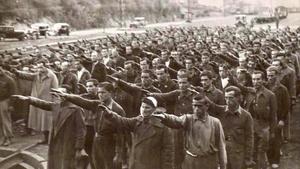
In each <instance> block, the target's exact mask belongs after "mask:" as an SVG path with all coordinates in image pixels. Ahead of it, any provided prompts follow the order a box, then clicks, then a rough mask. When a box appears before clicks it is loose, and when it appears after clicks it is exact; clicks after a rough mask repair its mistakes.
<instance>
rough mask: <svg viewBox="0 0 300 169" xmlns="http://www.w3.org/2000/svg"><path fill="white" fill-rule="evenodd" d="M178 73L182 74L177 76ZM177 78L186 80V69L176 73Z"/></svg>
mask: <svg viewBox="0 0 300 169" xmlns="http://www.w3.org/2000/svg"><path fill="white" fill-rule="evenodd" d="M179 72H182V74H181V75H178V74H179ZM177 77H178V78H188V73H187V70H186V69H179V70H178V72H177Z"/></svg>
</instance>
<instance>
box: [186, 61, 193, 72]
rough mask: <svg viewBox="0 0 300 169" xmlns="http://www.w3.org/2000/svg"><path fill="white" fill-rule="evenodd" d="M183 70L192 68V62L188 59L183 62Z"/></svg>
mask: <svg viewBox="0 0 300 169" xmlns="http://www.w3.org/2000/svg"><path fill="white" fill-rule="evenodd" d="M185 68H186V69H187V70H191V69H192V68H193V62H192V60H190V59H186V60H185Z"/></svg>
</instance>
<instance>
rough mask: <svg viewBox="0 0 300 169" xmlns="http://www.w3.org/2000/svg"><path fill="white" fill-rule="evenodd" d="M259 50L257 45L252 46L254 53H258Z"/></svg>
mask: <svg viewBox="0 0 300 169" xmlns="http://www.w3.org/2000/svg"><path fill="white" fill-rule="evenodd" d="M259 49H260V46H259V44H254V45H253V50H254V51H255V52H258V51H259Z"/></svg>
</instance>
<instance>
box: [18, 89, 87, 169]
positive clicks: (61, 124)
mask: <svg viewBox="0 0 300 169" xmlns="http://www.w3.org/2000/svg"><path fill="white" fill-rule="evenodd" d="M67 88H70V86H68V87H64V88H59V89H58V90H59V91H63V92H69V90H70V89H67ZM15 97H16V98H19V99H21V100H24V101H29V103H30V104H31V105H33V106H36V107H39V108H41V109H45V110H48V111H52V115H53V128H52V131H51V135H50V142H49V151H48V163H47V164H48V168H49V169H50V168H53V169H54V168H55V169H75V168H76V167H77V165H78V164H76V163H77V161H78V159H79V158H80V157H81V156H82V155H83V154H84V153H83V152H82V149H83V148H84V139H85V134H86V128H85V125H84V120H83V116H82V113H83V111H82V109H80V108H79V107H76V106H74V105H72V104H71V103H70V102H68V101H66V100H65V99H63V98H62V99H61V98H59V97H57V98H56V99H54V102H49V101H46V100H42V99H38V98H36V97H31V96H28V97H27V96H21V95H15Z"/></svg>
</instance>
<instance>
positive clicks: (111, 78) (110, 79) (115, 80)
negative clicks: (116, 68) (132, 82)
mask: <svg viewBox="0 0 300 169" xmlns="http://www.w3.org/2000/svg"><path fill="white" fill-rule="evenodd" d="M106 78H107V80H108V81H111V82H117V81H119V78H116V77H113V76H110V75H106Z"/></svg>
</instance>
